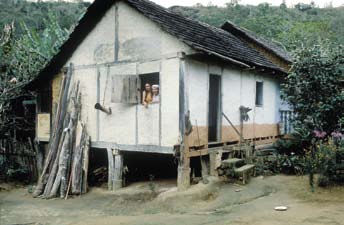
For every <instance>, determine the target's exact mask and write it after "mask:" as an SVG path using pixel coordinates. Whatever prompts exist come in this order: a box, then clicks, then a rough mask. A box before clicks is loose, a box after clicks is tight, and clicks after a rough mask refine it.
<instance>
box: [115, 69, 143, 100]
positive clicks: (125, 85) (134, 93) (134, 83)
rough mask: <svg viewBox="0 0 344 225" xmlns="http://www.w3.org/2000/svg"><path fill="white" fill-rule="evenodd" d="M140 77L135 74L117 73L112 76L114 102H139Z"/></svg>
mask: <svg viewBox="0 0 344 225" xmlns="http://www.w3.org/2000/svg"><path fill="white" fill-rule="evenodd" d="M139 82H140V81H139V78H138V76H135V75H116V76H113V77H112V92H111V93H112V96H111V102H113V103H127V104H137V103H139V96H138V94H139V91H138V88H139V87H140V84H139Z"/></svg>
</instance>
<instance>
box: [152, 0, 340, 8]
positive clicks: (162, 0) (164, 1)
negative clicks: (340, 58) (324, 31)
mask: <svg viewBox="0 0 344 225" xmlns="http://www.w3.org/2000/svg"><path fill="white" fill-rule="evenodd" d="M152 1H153V2H156V3H158V4H160V5H163V6H165V7H170V6H173V5H183V6H192V5H195V4H196V3H201V4H202V5H208V3H209V2H211V3H212V4H214V5H219V6H223V5H224V4H225V3H227V2H230V0H152ZM263 2H267V3H270V4H272V5H280V4H281V3H282V0H239V4H243V5H246V4H249V5H258V4H260V3H263ZM299 2H302V3H306V4H310V2H311V0H306V1H305V0H286V3H287V5H288V6H293V5H296V4H297V3H299ZM314 2H315V5H317V6H319V7H324V6H326V5H329V3H330V2H332V5H333V6H334V7H337V6H341V5H344V0H314Z"/></svg>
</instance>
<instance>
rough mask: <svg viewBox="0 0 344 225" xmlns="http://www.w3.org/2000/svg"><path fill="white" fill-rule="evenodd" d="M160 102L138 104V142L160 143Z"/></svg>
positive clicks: (145, 143) (144, 143) (142, 143)
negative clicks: (146, 104) (147, 104)
mask: <svg viewBox="0 0 344 225" xmlns="http://www.w3.org/2000/svg"><path fill="white" fill-rule="evenodd" d="M159 111H160V105H159V104H151V105H149V106H148V107H147V108H146V107H144V106H143V105H140V106H138V144H140V145H159V129H160V128H159Z"/></svg>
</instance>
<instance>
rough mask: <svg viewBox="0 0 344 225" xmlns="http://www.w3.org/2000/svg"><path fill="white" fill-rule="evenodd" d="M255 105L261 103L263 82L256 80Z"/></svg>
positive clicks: (260, 104)
mask: <svg viewBox="0 0 344 225" xmlns="http://www.w3.org/2000/svg"><path fill="white" fill-rule="evenodd" d="M256 105H257V106H262V105H263V82H259V81H257V82H256Z"/></svg>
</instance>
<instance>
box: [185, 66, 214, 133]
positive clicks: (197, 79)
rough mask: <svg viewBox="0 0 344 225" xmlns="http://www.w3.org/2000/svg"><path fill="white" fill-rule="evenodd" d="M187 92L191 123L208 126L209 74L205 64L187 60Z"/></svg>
mask: <svg viewBox="0 0 344 225" xmlns="http://www.w3.org/2000/svg"><path fill="white" fill-rule="evenodd" d="M186 74H187V75H186V76H188V77H187V84H186V85H187V87H186V89H187V92H188V97H189V110H190V119H191V123H192V124H193V125H195V122H196V120H197V124H198V126H207V125H208V116H207V115H208V98H209V91H208V89H209V87H208V86H209V73H208V66H207V64H205V63H200V62H197V61H192V60H187V62H186Z"/></svg>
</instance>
